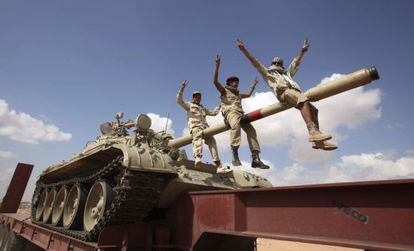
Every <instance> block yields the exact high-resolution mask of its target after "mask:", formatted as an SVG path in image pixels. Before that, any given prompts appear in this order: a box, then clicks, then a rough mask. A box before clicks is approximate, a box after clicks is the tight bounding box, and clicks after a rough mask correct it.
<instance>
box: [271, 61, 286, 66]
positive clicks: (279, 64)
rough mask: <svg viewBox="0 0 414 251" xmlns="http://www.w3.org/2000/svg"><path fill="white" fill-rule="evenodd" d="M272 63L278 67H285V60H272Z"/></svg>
mask: <svg viewBox="0 0 414 251" xmlns="http://www.w3.org/2000/svg"><path fill="white" fill-rule="evenodd" d="M272 65H274V66H276V67H283V62H272Z"/></svg>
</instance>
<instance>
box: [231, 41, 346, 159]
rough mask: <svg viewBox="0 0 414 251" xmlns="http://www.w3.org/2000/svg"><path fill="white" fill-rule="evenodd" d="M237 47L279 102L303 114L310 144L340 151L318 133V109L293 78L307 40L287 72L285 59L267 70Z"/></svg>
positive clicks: (279, 59)
mask: <svg viewBox="0 0 414 251" xmlns="http://www.w3.org/2000/svg"><path fill="white" fill-rule="evenodd" d="M237 45H238V47H239V48H240V50H241V51H242V52H243V53H244V55H246V57H247V58H248V59H249V61H250V62H251V64H252V65H253V66H254V67H255V68H256V69H257V71H258V72H259V73H260V74H261V75H262V76H263V79H264V80H265V81H266V83H267V84H268V85H269V87H270V88H271V89H272V90H273V92H274V94H275V95H276V97H277V99H278V100H279V102H281V103H285V104H288V105H292V106H294V107H295V108H297V109H298V110H300V112H301V114H302V117H303V120H304V121H305V123H306V127H307V129H308V131H309V142H312V148H314V149H322V150H326V151H330V150H335V149H337V148H338V147H337V146H336V145H335V144H333V143H331V142H329V141H328V140H329V139H331V138H332V136H331V135H329V134H323V133H321V132H320V130H319V120H318V109H316V107H315V106H314V105H313V104H311V103H310V101H309V99H308V97H307V96H306V95H304V94H303V93H302V90H301V89H300V87H299V85H298V83H296V82H295V81H294V80H293V76H294V75H295V74H296V72H297V71H298V68H299V65H300V63H301V60H302V57H303V55H304V54H305V52H307V51H308V49H309V42H308V40H307V39H305V41H304V43H303V46H302V48H301V50H300V51H299V53H298V54H297V55H296V57H295V58H294V59H293V61H292V63H291V64H290V65H289V68H288V69H287V70H286V69H285V67H284V66H283V59H281V58H280V57H275V58H274V59H273V60H272V63H271V65H270V66H269V68H266V67H265V66H264V65H263V64H262V63H261V62H259V60H257V59H256V58H255V57H254V56H253V55H252V54H250V52H249V51H248V50H247V49H246V47H245V46H244V43H243V41H241V40H240V39H237Z"/></svg>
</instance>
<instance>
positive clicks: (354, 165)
mask: <svg viewBox="0 0 414 251" xmlns="http://www.w3.org/2000/svg"><path fill="white" fill-rule="evenodd" d="M242 163H243V170H245V171H249V172H254V173H256V174H259V175H262V176H264V177H266V178H267V179H268V180H270V181H271V182H272V184H273V185H275V186H284V185H303V184H320V183H337V182H352V181H370V180H390V179H407V178H414V156H413V155H412V154H410V152H407V154H406V155H404V156H401V157H395V156H394V155H392V154H387V153H382V152H379V153H362V154H359V155H347V156H342V157H341V158H340V159H339V160H338V162H336V163H333V164H327V165H324V166H319V167H318V168H315V167H305V166H303V165H301V164H299V163H293V164H292V165H290V166H287V167H284V168H277V167H276V168H275V167H274V165H273V164H272V163H269V162H268V161H266V164H270V166H271V168H270V169H269V170H256V169H252V168H249V163H247V162H242Z"/></svg>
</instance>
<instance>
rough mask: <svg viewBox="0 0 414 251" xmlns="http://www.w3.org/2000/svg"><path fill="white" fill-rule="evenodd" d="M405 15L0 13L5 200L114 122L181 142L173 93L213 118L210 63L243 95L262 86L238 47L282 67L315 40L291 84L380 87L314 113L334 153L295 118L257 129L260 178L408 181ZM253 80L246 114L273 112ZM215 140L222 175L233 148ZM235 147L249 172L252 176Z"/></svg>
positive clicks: (238, 6) (177, 8)
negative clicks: (15, 180)
mask: <svg viewBox="0 0 414 251" xmlns="http://www.w3.org/2000/svg"><path fill="white" fill-rule="evenodd" d="M413 8H414V2H413V1H409V0H406V1H392V2H391V1H368V0H367V1H357V0H351V1H344V0H342V1H339V0H337V1H328V0H324V1H322V0H315V1H304V0H303V1H299V0H298V1H273V0H272V1H189V0H188V1H157V0H154V1H103V0H100V1H77V0H74V1H35V2H34V1H19V0H17V1H8V0H4V1H0V172H1V174H2V175H1V176H0V196H3V194H4V192H5V190H6V187H7V184H8V183H9V180H10V177H11V175H12V173H13V169H14V167H15V165H16V163H17V162H26V163H33V164H34V165H35V169H34V173H33V175H32V180H31V182H30V187H29V189H28V192H27V193H26V195H25V199H28V198H30V196H31V193H32V190H33V184H34V181H35V178H36V177H37V176H38V175H39V174H40V173H41V171H42V170H43V169H45V168H46V167H47V166H49V165H51V164H53V163H56V162H59V161H61V160H64V159H68V158H70V157H71V156H72V155H73V154H75V153H77V152H79V151H80V150H81V149H82V148H83V147H84V146H85V144H86V142H87V141H89V140H93V139H94V138H96V136H97V135H98V134H99V131H98V126H99V124H100V123H102V122H106V121H110V120H112V119H113V118H114V114H115V113H116V112H118V111H123V112H124V113H125V114H126V117H127V118H130V119H133V118H135V117H136V116H137V115H138V114H140V113H145V114H149V115H150V116H151V117H152V118H153V124H154V129H155V130H162V129H163V128H164V127H165V123H166V117H167V114H170V118H171V120H170V121H169V124H168V128H169V130H170V131H171V132H173V133H174V135H175V136H176V137H177V136H181V135H182V134H183V133H186V130H185V127H186V121H185V120H186V114H185V113H184V111H183V110H182V108H181V107H179V106H178V105H177V104H176V102H175V95H176V92H177V90H178V88H179V85H180V82H181V81H183V80H188V81H189V82H190V84H189V86H188V90H187V91H186V93H185V96H186V98H187V99H189V97H190V93H191V92H192V91H194V90H200V91H202V92H203V103H204V105H205V106H207V107H209V108H213V107H215V106H217V105H218V102H219V98H218V93H217V92H216V90H215V89H214V87H213V84H212V75H213V69H214V57H215V55H216V54H217V53H219V54H221V55H222V69H221V76H220V79H221V80H222V81H224V79H225V78H226V77H227V76H229V75H237V76H239V77H240V79H241V85H240V88H241V90H248V88H249V87H250V85H251V82H252V80H253V79H254V77H255V76H257V75H258V74H257V72H256V71H255V69H253V68H252V67H251V65H250V64H249V63H248V61H247V60H246V59H245V57H244V56H243V55H242V53H241V52H240V51H239V50H238V48H237V47H236V39H237V38H242V39H243V40H244V41H245V44H246V47H247V48H248V49H250V51H251V52H252V53H253V54H254V55H255V56H257V57H258V58H259V59H260V60H262V62H263V63H264V64H266V65H267V64H268V63H269V62H270V61H271V59H272V58H273V57H274V56H281V57H283V58H284V59H285V62H290V61H291V60H292V58H293V57H294V55H295V54H296V53H297V52H298V50H299V49H300V46H301V44H302V41H303V39H304V38H309V40H310V50H309V52H308V54H306V55H305V57H304V59H303V62H302V64H301V68H300V69H299V72H298V73H297V75H296V76H295V79H296V80H297V82H298V83H300V85H301V87H302V89H304V90H307V89H309V88H311V87H313V86H315V85H316V84H318V83H320V82H323V81H326V80H329V79H332V78H336V77H338V76H340V75H341V74H346V73H349V72H352V71H355V70H358V69H360V68H363V67H368V66H376V67H377V68H378V71H379V73H380V76H381V79H380V80H379V81H376V82H374V83H372V84H369V85H367V86H365V87H363V88H359V89H355V90H352V91H349V92H346V93H343V94H340V95H338V96H335V97H332V98H329V99H326V100H323V101H320V102H317V103H315V105H316V106H317V107H318V108H319V110H320V121H321V127H322V129H323V131H324V132H329V133H331V134H332V135H333V136H334V141H335V142H336V143H337V144H338V145H339V149H338V150H337V151H335V152H322V151H317V150H313V149H312V148H311V145H310V144H309V143H308V142H307V135H306V128H305V125H304V123H303V122H302V119H301V117H300V114H299V112H298V111H296V110H289V111H286V112H284V113H281V114H277V115H274V116H272V117H269V118H266V119H263V120H260V121H256V122H254V123H253V125H254V126H255V127H256V129H257V132H258V136H259V141H260V143H261V145H262V154H261V156H262V159H263V160H265V161H266V162H267V163H269V164H270V165H271V167H272V168H271V169H270V170H267V171H262V172H259V173H260V174H262V175H264V176H266V177H268V178H269V179H270V180H271V181H272V182H273V183H274V184H275V185H291V184H311V183H322V182H343V181H355V180H378V179H400V178H410V177H411V178H412V177H414V144H413V141H412V140H413V138H414V137H413V136H414V135H413V112H412V111H411V110H412V107H413V104H414V102H413V100H412V97H411V96H412V93H414V87H413V83H414V77H413V74H412V72H411V71H412V69H411V67H412V58H413V57H414V50H413V45H414V32H413V29H412V28H413V27H414V17H413V15H412V9H413ZM259 79H260V83H259V86H258V88H257V89H256V93H255V94H254V95H253V96H252V97H251V98H249V99H246V100H244V102H243V107H244V109H245V111H246V112H248V111H252V110H255V109H258V108H261V107H263V106H266V105H269V104H272V103H274V102H277V100H276V98H275V97H274V95H273V94H272V93H271V92H269V89H268V87H267V86H266V85H265V83H264V82H263V80H262V79H261V78H259ZM220 120H221V117H220V116H218V117H215V118H210V122H211V124H214V123H215V121H220ZM216 138H217V140H218V142H219V147H220V149H219V150H220V155H221V158H222V160H223V162H226V163H229V162H230V160H231V156H230V151H229V143H228V142H229V141H228V138H229V135H228V134H227V133H223V134H221V135H218V136H217V137H216ZM242 144H243V146H242V149H241V151H240V153H241V159H242V161H243V169H245V170H251V168H249V164H250V156H249V151H248V148H247V146H246V142H245V140H244V141H243V143H242ZM186 149H187V150H188V154H189V155H191V149H190V148H188V147H187V148H186ZM205 160H206V161H210V156H209V153H208V151H207V152H206V154H205ZM251 171H255V170H251Z"/></svg>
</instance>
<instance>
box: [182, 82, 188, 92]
mask: <svg viewBox="0 0 414 251" xmlns="http://www.w3.org/2000/svg"><path fill="white" fill-rule="evenodd" d="M187 84H188V81H187V80H184V81H183V82H182V83H181V90H184V89H185V87H187Z"/></svg>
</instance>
